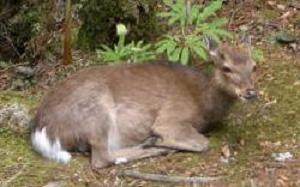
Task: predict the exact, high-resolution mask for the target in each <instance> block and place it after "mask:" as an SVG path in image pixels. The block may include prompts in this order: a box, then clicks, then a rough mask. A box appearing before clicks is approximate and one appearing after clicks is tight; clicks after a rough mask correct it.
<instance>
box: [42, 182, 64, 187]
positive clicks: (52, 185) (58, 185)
mask: <svg viewBox="0 0 300 187" xmlns="http://www.w3.org/2000/svg"><path fill="white" fill-rule="evenodd" d="M64 186H66V183H65V182H63V181H53V182H49V183H47V184H46V185H44V186H43V187H64Z"/></svg>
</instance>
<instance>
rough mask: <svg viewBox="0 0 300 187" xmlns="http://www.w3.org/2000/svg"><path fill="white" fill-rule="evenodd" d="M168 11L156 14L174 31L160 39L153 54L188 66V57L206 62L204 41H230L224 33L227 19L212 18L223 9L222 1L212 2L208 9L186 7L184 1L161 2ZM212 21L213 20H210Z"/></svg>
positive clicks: (196, 6)
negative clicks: (164, 19)
mask: <svg viewBox="0 0 300 187" xmlns="http://www.w3.org/2000/svg"><path fill="white" fill-rule="evenodd" d="M163 2H164V4H165V5H166V6H167V7H169V10H168V11H166V12H162V13H160V14H159V16H160V17H162V18H166V19H167V20H168V24H169V25H170V26H171V27H172V28H173V29H172V30H171V31H170V34H167V35H165V36H164V37H163V39H162V40H161V41H159V42H158V43H157V44H156V48H157V49H156V52H157V53H159V54H160V53H162V54H166V55H167V57H168V59H169V60H170V61H172V62H180V63H181V64H185V65H186V64H188V63H189V61H190V59H191V56H192V57H193V56H196V57H195V58H200V59H204V60H206V59H207V53H206V45H205V43H204V38H205V37H210V38H212V39H213V40H215V41H216V42H220V41H221V40H222V39H226V38H231V34H230V33H229V32H228V31H226V30H224V29H223V27H224V26H225V25H226V24H227V19H226V18H216V17H215V14H216V12H217V11H218V10H220V9H221V7H222V1H221V0H217V1H213V2H212V3H211V4H210V5H209V6H207V7H205V8H204V7H201V6H199V5H192V6H191V5H189V4H186V1H185V0H176V1H175V3H174V1H173V0H163ZM212 18H214V19H212Z"/></svg>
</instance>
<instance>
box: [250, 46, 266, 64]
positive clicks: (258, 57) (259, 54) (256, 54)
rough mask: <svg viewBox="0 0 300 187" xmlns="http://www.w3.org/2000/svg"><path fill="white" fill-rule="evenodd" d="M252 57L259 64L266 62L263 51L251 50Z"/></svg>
mask: <svg viewBox="0 0 300 187" xmlns="http://www.w3.org/2000/svg"><path fill="white" fill-rule="evenodd" d="M251 55H252V58H253V60H255V61H256V62H258V63H259V62H263V61H264V60H265V58H264V53H263V51H262V50H261V49H258V48H253V49H252V50H251Z"/></svg>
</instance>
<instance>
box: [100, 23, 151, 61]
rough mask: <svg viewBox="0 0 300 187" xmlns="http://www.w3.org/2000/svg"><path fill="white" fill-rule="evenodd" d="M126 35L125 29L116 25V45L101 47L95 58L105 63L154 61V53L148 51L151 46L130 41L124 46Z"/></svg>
mask: <svg viewBox="0 0 300 187" xmlns="http://www.w3.org/2000/svg"><path fill="white" fill-rule="evenodd" d="M124 29H125V30H124ZM126 34H127V30H126V27H125V26H124V25H122V24H119V25H117V35H118V37H119V42H118V45H115V46H114V47H113V48H110V47H108V46H107V45H101V46H102V49H98V50H96V52H97V57H98V58H99V59H101V60H103V61H104V62H107V63H122V62H129V63H140V62H144V61H148V60H153V59H155V57H156V56H155V53H154V52H152V51H151V50H150V48H151V44H144V42H143V41H138V42H134V41H132V42H131V43H129V44H126V45H125V36H126Z"/></svg>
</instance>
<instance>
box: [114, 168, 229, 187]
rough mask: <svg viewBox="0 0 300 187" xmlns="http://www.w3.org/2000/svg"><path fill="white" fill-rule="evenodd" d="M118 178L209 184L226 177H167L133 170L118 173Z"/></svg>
mask: <svg viewBox="0 0 300 187" xmlns="http://www.w3.org/2000/svg"><path fill="white" fill-rule="evenodd" d="M118 176H123V177H124V176H125V177H132V178H137V179H143V180H148V181H157V182H171V183H192V184H197V183H198V184H201V183H209V182H214V181H219V180H221V179H224V178H225V177H224V176H218V177H183V176H167V175H158V174H148V173H141V172H138V171H132V170H125V171H122V172H120V173H118Z"/></svg>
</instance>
